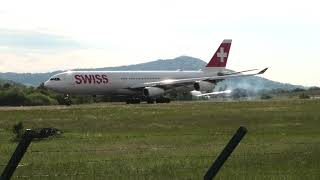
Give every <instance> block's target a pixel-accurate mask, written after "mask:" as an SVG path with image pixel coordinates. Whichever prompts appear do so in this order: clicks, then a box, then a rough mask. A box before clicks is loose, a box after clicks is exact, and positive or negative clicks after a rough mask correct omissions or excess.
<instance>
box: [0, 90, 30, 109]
mask: <svg viewBox="0 0 320 180" xmlns="http://www.w3.org/2000/svg"><path fill="white" fill-rule="evenodd" d="M26 102H27V98H26V96H25V94H24V93H23V92H22V91H21V90H20V89H18V88H13V89H9V90H6V91H2V92H0V105H2V106H22V105H25V104H26Z"/></svg>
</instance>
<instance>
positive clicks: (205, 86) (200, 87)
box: [193, 81, 215, 92]
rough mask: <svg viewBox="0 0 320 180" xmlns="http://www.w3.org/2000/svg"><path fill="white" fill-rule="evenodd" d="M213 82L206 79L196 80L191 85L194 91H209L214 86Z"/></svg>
mask: <svg viewBox="0 0 320 180" xmlns="http://www.w3.org/2000/svg"><path fill="white" fill-rule="evenodd" d="M214 86H215V84H214V83H211V82H207V81H198V82H196V83H194V84H193V87H194V89H195V90H196V91H201V92H207V91H209V92H211V91H212V90H213V88H214Z"/></svg>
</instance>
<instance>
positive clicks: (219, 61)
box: [206, 39, 232, 67]
mask: <svg viewBox="0 0 320 180" xmlns="http://www.w3.org/2000/svg"><path fill="white" fill-rule="evenodd" d="M231 42H232V40H231V39H225V40H223V42H222V43H221V44H220V46H219V48H218V49H217V51H216V53H214V55H213V57H212V58H211V60H210V62H209V63H208V64H207V66H206V67H226V65H227V60H228V57H229V51H230V47H231Z"/></svg>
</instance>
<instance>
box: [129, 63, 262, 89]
mask: <svg viewBox="0 0 320 180" xmlns="http://www.w3.org/2000/svg"><path fill="white" fill-rule="evenodd" d="M267 69H268V68H264V69H263V70H261V71H259V72H258V73H250V74H240V73H241V72H245V71H241V72H238V73H237V72H236V73H232V74H230V75H220V76H219V75H218V76H207V77H198V78H187V79H166V80H162V81H156V82H146V83H142V84H137V85H134V86H131V87H130V89H140V88H145V87H159V88H163V89H170V88H173V87H179V86H188V85H191V84H193V83H195V82H197V81H209V82H210V81H219V80H220V81H221V80H224V79H230V78H237V77H246V76H254V75H258V74H263V73H264V72H266V71H267Z"/></svg>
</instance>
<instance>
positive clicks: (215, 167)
mask: <svg viewBox="0 0 320 180" xmlns="http://www.w3.org/2000/svg"><path fill="white" fill-rule="evenodd" d="M246 133H247V129H246V128H245V127H242V126H241V127H240V128H239V129H238V130H237V132H236V133H235V134H234V135H233V137H232V138H231V139H230V141H229V143H228V144H227V145H226V147H225V148H224V149H223V151H222V152H221V153H220V155H219V156H218V157H217V159H216V160H215V161H214V163H213V164H212V165H211V167H210V168H209V169H208V171H207V173H206V174H205V176H204V180H212V179H213V178H214V177H215V176H216V175H217V173H218V172H219V170H220V168H221V167H222V166H223V164H224V163H225V161H226V160H227V159H228V157H229V156H230V155H231V153H232V152H233V151H234V149H235V148H236V147H237V145H238V144H239V142H240V141H241V140H242V138H243V137H244V136H245V134H246Z"/></svg>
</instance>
